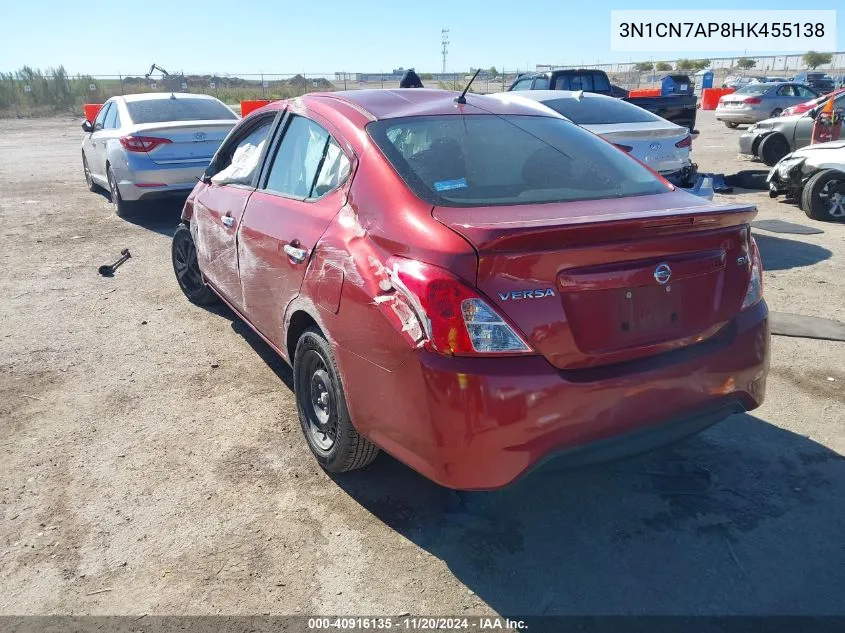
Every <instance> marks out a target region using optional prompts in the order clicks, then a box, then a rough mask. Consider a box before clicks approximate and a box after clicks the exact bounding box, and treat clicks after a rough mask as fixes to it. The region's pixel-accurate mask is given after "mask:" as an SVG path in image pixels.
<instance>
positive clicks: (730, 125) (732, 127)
mask: <svg viewBox="0 0 845 633" xmlns="http://www.w3.org/2000/svg"><path fill="white" fill-rule="evenodd" d="M724 123H725V126H726V127H728V128H730V129H732V130H734V129H736V127H737V126H738V125H739V123H734V122H733V121H725V122H724Z"/></svg>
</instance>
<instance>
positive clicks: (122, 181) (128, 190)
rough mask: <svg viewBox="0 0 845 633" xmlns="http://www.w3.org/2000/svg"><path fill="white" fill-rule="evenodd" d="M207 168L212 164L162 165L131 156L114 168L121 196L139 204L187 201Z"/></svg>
mask: <svg viewBox="0 0 845 633" xmlns="http://www.w3.org/2000/svg"><path fill="white" fill-rule="evenodd" d="M127 154H130V152H127ZM207 166H208V161H198V162H191V163H182V164H162V165H159V164H157V163H154V162H153V161H152V160H151V159H150V158H149V156H147V155H146V154H141V153H139V154H138V155H131V156H128V157H127V159H126V162H125V163H123V164H115V165H113V169H114V175H115V178H117V186H118V189H120V196H121V197H122V198H123V199H124V200H127V201H135V200H150V199H155V198H168V197H177V196H184V197H187V195H188V194H189V193H190V192H191V190H192V189H193V188H194V185H196V184H197V181H198V180H199V179H200V178H201V177H202V174H203V172H204V171H205V168H206V167H207Z"/></svg>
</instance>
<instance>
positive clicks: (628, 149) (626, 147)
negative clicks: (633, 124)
mask: <svg viewBox="0 0 845 633" xmlns="http://www.w3.org/2000/svg"><path fill="white" fill-rule="evenodd" d="M614 145H616V147H618V148H619V149H621V150H622V151H623V152H628V153H629V154H630V153H631V152H633V151H634V148H633V147H631V146H630V145H622V144H621V143H614Z"/></svg>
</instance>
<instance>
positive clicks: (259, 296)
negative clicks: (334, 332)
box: [238, 114, 355, 349]
mask: <svg viewBox="0 0 845 633" xmlns="http://www.w3.org/2000/svg"><path fill="white" fill-rule="evenodd" d="M277 137H278V138H277V139H276V140H275V141H274V143H273V147H272V148H271V150H270V154H269V155H268V158H267V161H266V162H265V167H264V170H263V172H262V176H261V180H260V183H259V185H260V186H259V188H258V189H257V190H256V192H255V193H253V194H252V196H251V197H250V199H249V203H248V204H247V209H246V212H245V213H244V217H243V220H242V221H241V227H240V230H239V235H238V252H239V261H240V266H241V281H242V285H243V295H244V304H245V313H246V314H247V315H248V316H249V320H250V321H251V322H252V324H253V325H254V326H255V327H256V328H257V329H258V330H259V331H260V332H261V333H262V334H263V335H264V336H265V337H267V338H268V339H269V340H270V341H271V342H272V343H273V344H274V345H276V346H277V347H278V348H279V349H285V345H284V340H283V332H282V331H283V321H284V316H285V311H286V310H287V307H288V305H289V304H290V302H291V301H292V300H293V299H294V298H295V297H296V296H297V294H298V293H299V288H300V286H301V285H302V280H303V277H304V276H305V270H306V268H307V267H308V264H309V257H310V255H311V253H312V252H313V249H314V247H315V245H316V244H317V242H318V240H319V239H320V237H321V236H322V235H323V233H325V231H326V228H328V225H329V223H330V222H331V221H332V219H333V218H334V217H335V215H337V213H338V212H339V211H340V209H341V208H342V207H343V205H344V204H345V202H346V197H347V194H348V189H349V186H350V184H351V178H350V175H351V173H352V170H353V165H354V160H355V156H354V154H353V153H352V151H351V148H350V147H349V146H348V144H347V143H346V142H345V141H342V140H340V136H339V134H337V132H336V131H335V130H334V128H333V127H332V126H331V125H330V124H329V123H328V122H327V121H325V120H323V119H322V118H319V117H313V116H311V115H309V116H308V117H306V116H302V115H299V114H296V115H289V116H288V117H287V119H286V120H285V122H284V131H283V134H279V135H277Z"/></svg>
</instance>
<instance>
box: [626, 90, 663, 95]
mask: <svg viewBox="0 0 845 633" xmlns="http://www.w3.org/2000/svg"><path fill="white" fill-rule="evenodd" d="M628 96H629V97H659V96H660V88H635V89H634V90H629V91H628Z"/></svg>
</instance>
